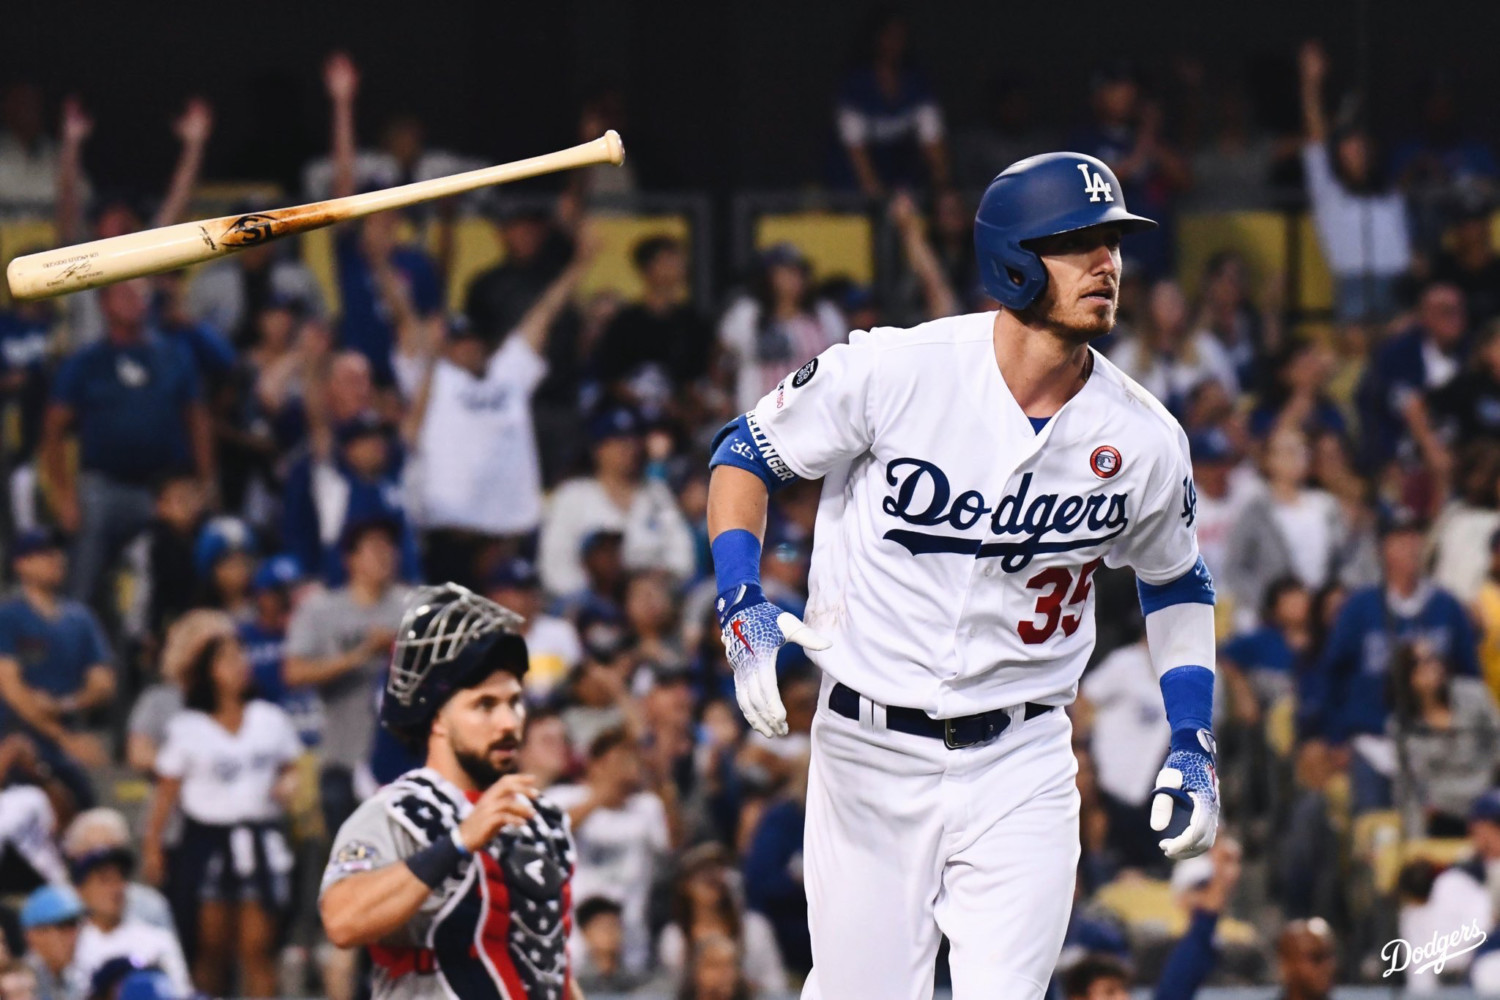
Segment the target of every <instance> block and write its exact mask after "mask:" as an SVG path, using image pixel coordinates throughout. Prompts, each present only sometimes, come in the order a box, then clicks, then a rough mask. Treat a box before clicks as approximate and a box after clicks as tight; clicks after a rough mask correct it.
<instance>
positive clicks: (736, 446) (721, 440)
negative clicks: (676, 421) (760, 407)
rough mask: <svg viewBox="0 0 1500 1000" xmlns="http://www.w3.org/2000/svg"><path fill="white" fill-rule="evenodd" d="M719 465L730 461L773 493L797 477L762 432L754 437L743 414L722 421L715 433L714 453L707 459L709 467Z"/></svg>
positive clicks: (730, 463)
mask: <svg viewBox="0 0 1500 1000" xmlns="http://www.w3.org/2000/svg"><path fill="white" fill-rule="evenodd" d="M773 459H774V462H773V461H772V460H773ZM720 465H732V466H734V467H735V468H736V469H744V470H745V471H746V472H748V473H750V474H751V475H753V476H757V477H759V479H760V481H761V482H763V483H765V484H766V491H767V492H769V493H775V492H776V491H777V490H779V489H781V488H782V487H783V486H786V485H787V484H788V483H791V482H794V481H796V479H797V474H796V473H795V472H793V471H792V470H791V469H789V468H787V465H786V463H785V462H783V461H782V460H781V458H780V456H778V455H776V451H775V449H774V448H772V447H771V443H770V442H769V441H767V440H766V439H765V437H764V436H762V437H760V438H759V439H757V438H756V436H755V434H754V432H752V431H751V429H750V423H749V421H747V420H746V419H745V415H744V414H740V415H739V416H738V417H736V418H735V419H733V420H731V421H730V422H729V423H727V424H725V425H724V426H723V427H721V428H720V429H719V433H717V434H715V435H714V443H713V457H712V458H710V459H709V460H708V467H709V468H710V469H712V468H715V467H716V466H720Z"/></svg>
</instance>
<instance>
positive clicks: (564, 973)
mask: <svg viewBox="0 0 1500 1000" xmlns="http://www.w3.org/2000/svg"><path fill="white" fill-rule="evenodd" d="M521 625H522V619H521V617H520V616H519V615H517V614H515V613H514V612H512V611H509V610H507V609H506V608H503V607H501V606H500V605H498V604H495V603H494V602H493V601H488V600H485V599H484V598H482V597H479V596H477V595H476V594H473V593H470V592H469V591H468V590H465V589H464V588H463V587H460V586H457V585H456V584H451V583H450V584H445V585H443V586H440V587H422V588H420V589H418V590H417V591H416V592H415V593H414V594H413V595H412V598H411V601H410V603H409V604H408V606H407V609H406V613H405V615H404V616H403V617H402V619H401V627H400V630H399V631H398V633H397V638H396V645H395V651H394V654H393V656H392V662H391V671H390V679H389V681H388V683H387V685H386V692H385V699H384V701H383V702H382V704H381V710H380V711H381V722H382V724H383V725H385V726H386V727H387V728H388V729H390V730H391V731H392V732H393V733H395V734H396V735H397V736H398V737H400V738H401V739H402V740H403V741H405V742H407V743H408V744H409V745H411V746H413V747H421V748H424V749H425V750H426V752H427V761H426V766H425V767H421V768H418V769H417V770H415V771H409V772H407V773H406V774H404V775H402V776H401V777H400V778H398V779H396V781H394V782H392V783H391V784H389V785H387V786H385V787H384V788H382V789H381V790H380V791H379V792H377V793H376V794H375V795H374V796H373V797H372V798H370V799H368V800H366V801H365V802H364V803H363V804H362V805H361V806H360V807H359V808H358V809H356V810H355V811H354V814H353V815H352V816H350V817H349V819H348V820H347V821H346V822H345V823H344V825H343V826H342V827H341V828H340V829H339V831H338V836H337V837H335V838H334V842H333V849H332V856H331V857H330V858H329V861H328V868H327V871H326V872H325V873H324V876H323V889H322V895H321V898H320V900H319V909H320V910H321V912H322V916H323V926H324V928H325V929H326V930H327V932H328V938H329V940H330V941H332V942H333V943H334V944H335V945H338V946H339V947H344V948H347V947H352V946H355V945H364V946H365V947H367V948H368V949H369V952H370V957H371V958H372V959H373V961H374V966H375V980H374V984H373V995H374V1000H419V998H427V997H460V996H461V997H463V998H464V1000H564V998H571V1000H581V994H580V993H579V992H578V990H577V988H576V984H574V983H573V981H572V979H571V978H570V976H569V969H568V959H567V950H566V945H567V936H568V931H569V922H570V916H569V909H570V899H569V884H570V880H571V877H572V873H573V863H574V853H573V842H572V837H571V835H570V834H569V831H568V824H567V819H566V814H565V813H564V812H563V811H562V810H561V809H559V808H557V807H556V806H555V805H552V804H551V803H549V802H548V801H547V800H546V799H545V798H543V797H542V796H541V795H540V794H538V792H537V787H536V783H535V781H534V780H533V779H532V778H530V777H529V776H527V775H524V774H517V773H516V753H517V750H518V749H519V747H520V744H521V729H522V726H523V724H524V723H525V719H526V710H525V706H524V703H523V701H522V695H521V678H522V676H523V675H524V674H525V673H526V663H527V655H526V641H525V640H524V639H522V638H521V636H520V634H519V632H518V629H519V628H520V626H521Z"/></svg>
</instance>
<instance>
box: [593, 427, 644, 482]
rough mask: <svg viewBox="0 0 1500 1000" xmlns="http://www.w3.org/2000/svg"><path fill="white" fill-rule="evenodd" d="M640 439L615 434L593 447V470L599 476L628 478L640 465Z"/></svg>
mask: <svg viewBox="0 0 1500 1000" xmlns="http://www.w3.org/2000/svg"><path fill="white" fill-rule="evenodd" d="M641 451H642V446H641V438H640V436H639V435H637V434H616V435H613V436H611V437H607V438H605V439H604V440H602V441H600V442H599V443H597V444H595V445H594V468H595V469H596V470H597V471H598V473H599V475H600V476H608V477H613V476H620V477H625V478H630V477H632V476H634V475H635V474H636V471H637V470H638V469H639V468H640V464H641Z"/></svg>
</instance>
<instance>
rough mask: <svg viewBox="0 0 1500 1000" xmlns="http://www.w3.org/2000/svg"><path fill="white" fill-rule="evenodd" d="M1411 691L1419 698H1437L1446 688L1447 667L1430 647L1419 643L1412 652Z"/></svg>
mask: <svg viewBox="0 0 1500 1000" xmlns="http://www.w3.org/2000/svg"><path fill="white" fill-rule="evenodd" d="M1413 653H1414V654H1415V656H1416V662H1415V663H1414V664H1413V666H1412V671H1411V690H1412V693H1413V694H1415V695H1416V696H1417V697H1419V698H1437V697H1439V696H1440V695H1441V694H1442V692H1444V691H1446V690H1447V688H1448V667H1447V664H1445V663H1444V662H1443V658H1442V657H1441V656H1439V655H1438V654H1437V651H1436V650H1435V649H1433V648H1432V646H1431V645H1429V644H1428V643H1425V642H1419V643H1417V645H1416V648H1415V649H1414V650H1413Z"/></svg>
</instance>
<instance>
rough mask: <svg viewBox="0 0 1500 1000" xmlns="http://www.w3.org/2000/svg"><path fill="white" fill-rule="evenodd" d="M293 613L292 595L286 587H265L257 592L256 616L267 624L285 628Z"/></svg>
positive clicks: (272, 626)
mask: <svg viewBox="0 0 1500 1000" xmlns="http://www.w3.org/2000/svg"><path fill="white" fill-rule="evenodd" d="M291 613H292V595H291V594H290V593H289V592H288V591H287V589H286V588H285V587H265V588H263V589H261V590H257V591H256V592H255V616H256V618H257V619H259V620H260V621H261V622H262V623H264V624H266V625H267V626H269V627H271V628H273V629H275V628H285V627H286V621H287V619H288V617H290V615H291Z"/></svg>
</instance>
